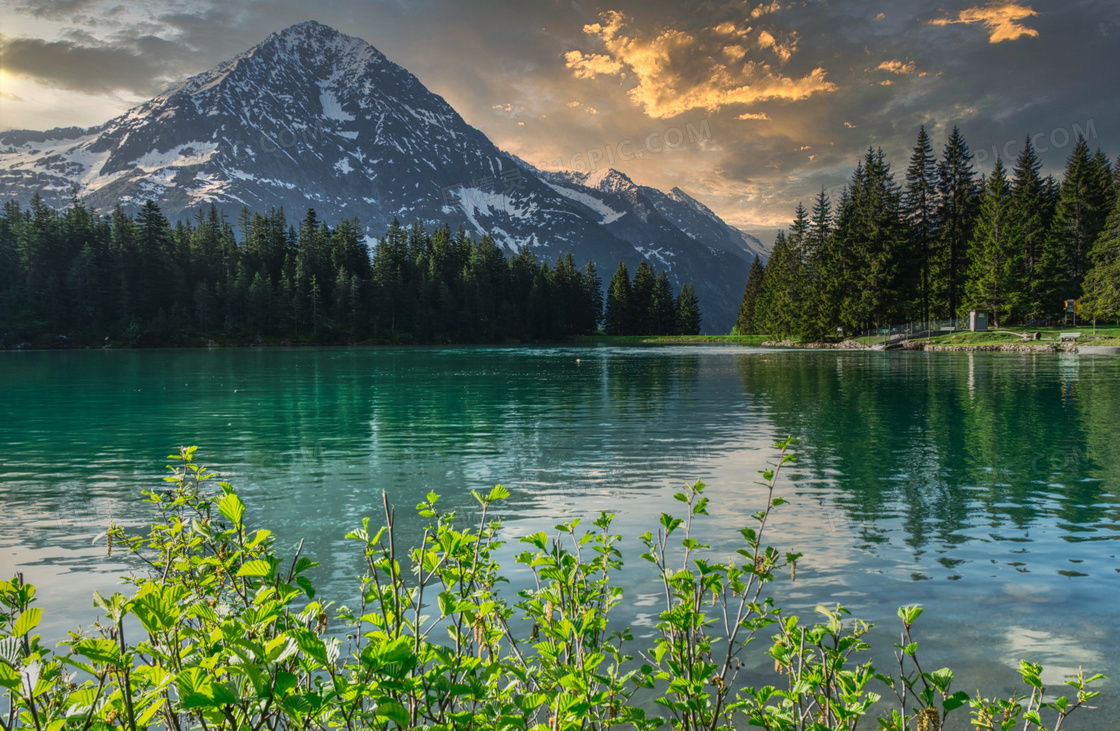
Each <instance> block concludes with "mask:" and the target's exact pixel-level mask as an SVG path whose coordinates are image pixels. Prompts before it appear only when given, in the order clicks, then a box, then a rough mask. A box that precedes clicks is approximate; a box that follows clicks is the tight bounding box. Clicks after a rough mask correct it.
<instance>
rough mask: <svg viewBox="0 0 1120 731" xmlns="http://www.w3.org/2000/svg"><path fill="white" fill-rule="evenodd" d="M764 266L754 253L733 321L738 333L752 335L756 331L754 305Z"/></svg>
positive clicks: (756, 300) (756, 301) (760, 285)
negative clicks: (741, 299)
mask: <svg viewBox="0 0 1120 731" xmlns="http://www.w3.org/2000/svg"><path fill="white" fill-rule="evenodd" d="M763 272H764V267H763V265H762V262H761V261H760V260H759V258H758V256H757V255H755V257H754V261H753V262H751V270H750V272H749V273H748V274H747V284H746V286H745V287H744V288H743V301H742V302H741V303H740V304H739V317H738V319H737V320H736V321H735V332H734V333H733V334H738V335H752V334H754V333H755V332H756V327H755V324H754V313H755V307H756V305H757V303H758V294H759V291H760V289H761V288H762V278H763Z"/></svg>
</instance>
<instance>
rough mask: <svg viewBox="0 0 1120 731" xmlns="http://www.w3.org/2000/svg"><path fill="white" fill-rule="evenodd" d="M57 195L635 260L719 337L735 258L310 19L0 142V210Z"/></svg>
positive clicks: (658, 209)
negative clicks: (456, 234) (89, 114)
mask: <svg viewBox="0 0 1120 731" xmlns="http://www.w3.org/2000/svg"><path fill="white" fill-rule="evenodd" d="M74 188H76V189H77V191H78V196H79V198H80V199H81V200H82V201H83V202H84V203H86V204H87V205H90V206H92V207H94V208H96V209H100V210H103V211H107V210H110V209H112V208H113V207H114V206H116V205H117V204H118V203H120V204H122V205H123V206H124V207H125V209H126V210H135V209H137V208H139V207H140V205H142V204H143V202H144V201H145V200H148V199H152V200H155V201H157V202H158V203H159V204H160V205H161V207H162V208H163V211H164V213H165V214H167V216H168V217H169V218H171V219H173V220H174V219H177V218H189V217H192V216H193V215H194V214H195V213H196V212H197V210H198V209H199V208H200V207H204V206H209V205H210V204H211V203H213V204H215V205H217V206H219V207H220V208H222V209H223V210H224V211H225V212H226V213H227V214H229V215H231V216H232V215H235V214H236V212H237V211H238V210H240V209H241V208H242V207H248V208H249V209H250V210H264V209H268V208H273V207H283V208H284V209H285V210H286V211H287V212H288V214H289V216H291V217H292V218H295V217H298V216H302V214H303V212H304V211H305V210H306V209H307V208H309V207H313V208H315V209H316V212H317V213H318V214H319V218H320V220H323V221H327V222H331V223H335V222H338V221H340V220H342V219H344V218H354V217H356V218H358V219H359V221H360V222H361V223H362V224H363V225H364V226H365V227H366V234H367V236H368V237H369V239H370V240H374V239H375V238H376V237H378V236H380V235H382V234H383V233H384V231H385V229H386V227H387V226H388V224H389V222H390V221H391V220H392V219H393V218H398V219H400V220H401V221H402V222H404V223H406V224H408V223H412V222H414V221H422V222H424V223H425V224H427V225H429V226H431V225H436V224H442V223H445V222H446V223H448V224H450V225H451V226H452V227H457V226H460V225H461V226H464V227H465V228H466V229H467V230H468V231H469V232H471V233H472V234H474V235H481V234H483V233H490V234H492V235H493V236H494V238H495V241H497V242H498V243H499V244H500V245H502V246H504V247H505V248H506V249H507V250H509V251H511V252H512V251H517V250H520V249H521V248H522V247H526V246H529V247H533V249H534V250H535V251H537V253H538V254H539V255H540V256H541V257H542V258H555V257H556V256H558V255H559V254H562V253H567V252H571V253H572V254H573V255H574V256H575V257H576V258H577V259H578V260H581V261H583V260H594V261H596V262H597V263H598V264H599V266H600V267H601V268H608V269H613V268H614V266H615V265H616V264H617V262H618V261H620V260H621V261H626V262H628V263H629V264H630V265H631V267H633V266H635V265H636V263H637V261H639V260H640V259H642V258H646V259H648V260H650V261H651V262H653V263H654V264H655V266H657V267H659V268H664V269H667V270H668V271H669V272H670V276H671V278H672V279H673V280H674V281H675V282H676V284H677V285H678V286H680V285H681V284H683V283H684V282H685V281H693V282H694V283H695V285H696V288H697V292H698V295H699V297H700V300H701V304H702V307H703V308H704V317H705V322H706V329H707V330H709V331H713V332H718V331H721V330H722V331H726V330H727V329H728V328H730V322H732V321H733V320H734V311H735V308H736V307H737V305H738V298H739V295H740V293H741V291H742V284H743V282H744V281H745V280H746V273H747V268H748V267H749V261H750V258H751V256H750V255H748V253H747V252H746V250H745V248H744V246H743V245H741V243H740V244H735V243H734V242H731V243H729V242H728V241H730V238H729V237H730V234H729V233H728V231H727V230H724V229H730V227H727V226H726V224H724V223H723V222H722V221H720V220H719V219H718V217H716V216H715V214H713V213H712V212H711V211H709V210H708V209H707V208H704V207H703V206H700V204H698V203H695V201H692V199H691V198H687V196H685V195H684V194H683V193H680V194H678V193H677V192H676V191H674V193H673V194H672V195H671V196H670V195H666V194H665V193H662V192H660V191H657V190H655V189H653V188H647V187H644V186H640V185H637V184H636V183H634V182H633V181H632V180H631V179H630V178H629V177H627V176H626V175H625V174H623V173H621V172H619V171H617V170H613V169H606V170H602V171H596V172H594V173H591V174H587V175H578V174H559V173H542V172H540V171H537V170H535V169H533V168H531V167H530V166H527V165H525V164H523V163H521V162H520V161H516V160H514V159H513V158H512V157H510V156H509V155H507V154H505V153H503V152H502V151H501V150H499V149H498V148H497V147H496V146H495V145H494V144H493V143H492V142H490V140H489V139H487V138H486V136H485V135H484V134H482V133H481V132H480V131H478V130H477V129H475V128H473V127H471V126H470V125H468V124H467V123H466V122H465V121H464V120H463V119H462V117H461V116H459V114H458V113H457V112H456V111H455V110H454V109H453V108H452V107H451V106H450V105H449V104H447V102H446V101H445V100H444V99H442V98H441V97H439V96H438V95H436V94H433V93H432V92H431V91H429V90H428V89H427V88H425V87H424V85H423V84H422V83H421V82H420V81H419V80H418V79H417V78H416V77H415V76H413V75H412V74H411V73H409V72H408V71H406V70H405V69H403V68H401V67H400V66H398V65H397V64H395V63H393V62H392V61H390V60H389V59H387V58H386V57H385V56H384V55H383V54H382V53H381V52H380V51H378V50H377V49H376V48H374V47H373V46H371V45H370V44H368V43H366V42H365V41H363V40H361V39H359V38H354V37H352V36H348V35H346V34H344V33H340V32H338V31H337V30H335V29H333V28H330V27H328V26H325V25H322V24H321V23H318V22H315V21H308V22H305V23H300V24H298V25H294V26H292V27H290V28H287V29H285V30H283V31H280V32H277V33H273V34H271V35H269V36H268V37H267V38H266V39H265V40H264V41H262V42H261V43H259V44H258V45H256V46H254V47H253V48H250V49H248V50H247V51H245V52H244V53H241V54H239V55H237V56H235V57H233V58H231V59H229V60H228V61H225V62H223V63H220V64H218V65H216V66H215V67H213V68H212V69H209V70H207V71H204V72H202V73H200V74H197V75H195V76H192V77H190V78H188V79H185V80H184V81H182V82H180V83H178V84H175V85H173V86H172V87H170V88H168V89H167V90H165V91H164V92H162V93H161V94H159V95H157V96H156V97H154V98H153V99H151V100H149V101H147V102H145V103H143V104H141V105H139V106H137V107H135V108H133V109H130V110H128V111H127V112H125V113H124V114H122V115H120V116H119V117H116V118H115V119H112V120H109V121H108V122H106V123H105V124H102V125H100V126H97V127H93V128H90V129H76V128H69V129H54V130H50V131H47V132H30V131H11V132H5V133H0V193H2V194H3V195H4V196H5V197H6V198H16V199H19V200H22V201H23V202H26V201H27V200H28V199H30V197H31V196H32V195H33V194H34V193H39V194H40V195H41V196H42V197H43V199H44V200H45V201H46V202H47V203H48V204H49V205H54V206H58V207H62V206H64V205H66V204H67V202H68V200H69V199H70V196H71V190H73V189H74ZM686 198H687V201H685V199H686ZM689 201H691V203H689ZM693 204H695V205H693ZM693 219H695V220H693ZM702 222H706V224H704V225H701V223H702ZM720 226H723V227H724V229H720ZM689 227H691V229H692V230H693V231H694V233H689ZM713 231H714V232H716V233H717V234H718V235H714V234H713ZM713 236H714V238H713ZM723 239H728V241H724V240H723ZM740 241H742V240H740Z"/></svg>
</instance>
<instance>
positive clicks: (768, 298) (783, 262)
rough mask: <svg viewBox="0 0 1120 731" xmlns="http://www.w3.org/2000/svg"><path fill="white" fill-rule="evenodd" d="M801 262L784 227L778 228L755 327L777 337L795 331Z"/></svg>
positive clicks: (764, 280) (759, 301)
mask: <svg viewBox="0 0 1120 731" xmlns="http://www.w3.org/2000/svg"><path fill="white" fill-rule="evenodd" d="M800 269H801V262H800V259H799V257H798V255H797V251H796V250H794V248H793V247H792V246H790V244H789V240H788V238H787V237H786V233H785V231H779V232H778V235H777V237H776V238H775V239H774V247H773V249H771V251H770V259H769V260H768V261H767V262H766V270H765V272H764V273H763V276H762V283H761V285H760V288H759V294H758V299H757V301H756V302H757V304H756V305H755V313H754V321H755V323H756V329H761V330H762V331H763V332H764V333H765V334H767V335H769V336H770V337H771V338H774V339H775V340H784V339H785V338H790V337H793V336H794V335H795V327H796V315H797V307H798V303H797V302H796V301H795V299H794V298H795V296H796V294H795V293H796V292H797V289H798V284H797V280H798V279H799V278H800Z"/></svg>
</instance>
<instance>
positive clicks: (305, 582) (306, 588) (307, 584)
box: [296, 576, 315, 599]
mask: <svg viewBox="0 0 1120 731" xmlns="http://www.w3.org/2000/svg"><path fill="white" fill-rule="evenodd" d="M296 584H297V585H298V586H299V588H301V589H303V593H304V594H306V595H307V598H308V599H314V598H315V587H314V586H312V584H311V579H309V578H307V577H306V576H297V577H296Z"/></svg>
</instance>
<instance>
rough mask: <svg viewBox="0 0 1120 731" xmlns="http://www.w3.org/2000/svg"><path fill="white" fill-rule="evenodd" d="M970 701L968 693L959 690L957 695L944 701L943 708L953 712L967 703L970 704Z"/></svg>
mask: <svg viewBox="0 0 1120 731" xmlns="http://www.w3.org/2000/svg"><path fill="white" fill-rule="evenodd" d="M968 700H969V699H968V693H966V692H964V691H963V690H958V691H957V692H956V693H954V694H953V695H951V696H949V697H948V698H946V699H945V700H944V701H942V702H941V706H942V708H944V709H945V710H946V711H953V710H956V709H957V708H960V707H961V706H963V705H964V704H965V703H968Z"/></svg>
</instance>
